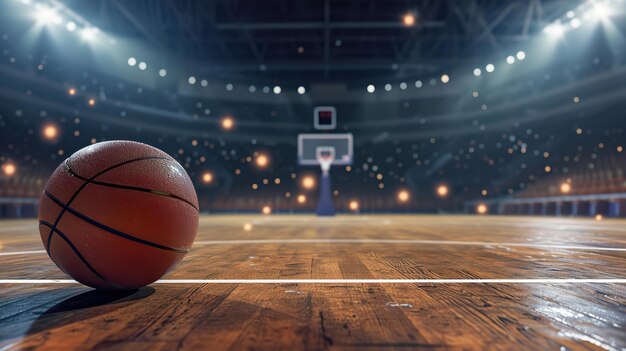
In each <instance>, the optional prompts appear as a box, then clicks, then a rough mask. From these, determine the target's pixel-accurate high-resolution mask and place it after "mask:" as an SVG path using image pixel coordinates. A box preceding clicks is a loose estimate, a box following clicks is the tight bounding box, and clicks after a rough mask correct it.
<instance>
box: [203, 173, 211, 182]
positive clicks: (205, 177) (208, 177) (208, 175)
mask: <svg viewBox="0 0 626 351" xmlns="http://www.w3.org/2000/svg"><path fill="white" fill-rule="evenodd" d="M202 182H203V183H204V184H210V183H212V182H213V173H211V172H204V173H203V174H202Z"/></svg>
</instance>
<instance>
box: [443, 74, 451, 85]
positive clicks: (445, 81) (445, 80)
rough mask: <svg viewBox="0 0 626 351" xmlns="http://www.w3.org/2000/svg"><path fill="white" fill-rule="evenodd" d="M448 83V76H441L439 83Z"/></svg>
mask: <svg viewBox="0 0 626 351" xmlns="http://www.w3.org/2000/svg"><path fill="white" fill-rule="evenodd" d="M449 81H450V76H449V75H447V74H443V75H441V82H442V83H443V84H446V83H448V82H449Z"/></svg>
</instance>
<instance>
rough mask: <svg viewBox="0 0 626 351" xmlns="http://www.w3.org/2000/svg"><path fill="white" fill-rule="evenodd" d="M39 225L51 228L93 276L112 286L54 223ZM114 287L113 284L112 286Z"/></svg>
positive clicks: (42, 222)
mask: <svg viewBox="0 0 626 351" xmlns="http://www.w3.org/2000/svg"><path fill="white" fill-rule="evenodd" d="M39 225H44V226H46V227H48V228H50V230H51V231H53V232H55V233H57V234H58V235H59V236H60V237H61V239H63V240H64V241H65V242H66V243H67V244H68V245H69V246H70V248H71V249H72V250H73V251H74V253H75V254H76V256H78V258H80V260H81V261H83V263H84V264H85V266H87V268H89V270H91V272H92V273H93V274H95V275H96V276H98V278H100V279H102V281H104V282H105V283H107V284H111V283H109V282H108V281H107V280H106V279H105V278H104V277H103V276H102V274H100V273H98V271H96V269H95V268H93V267H92V266H91V265H90V264H89V262H88V261H87V260H86V259H85V258H84V257H83V255H81V254H80V251H78V249H77V248H76V246H74V244H72V242H71V241H70V239H68V237H67V236H66V235H65V234H63V232H61V231H60V230H59V229H58V228H57V227H55V226H54V225H52V223H50V222H46V221H39ZM111 285H113V284H111Z"/></svg>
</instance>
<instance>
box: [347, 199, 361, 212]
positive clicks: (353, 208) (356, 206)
mask: <svg viewBox="0 0 626 351" xmlns="http://www.w3.org/2000/svg"><path fill="white" fill-rule="evenodd" d="M348 206H349V207H350V210H351V211H358V210H359V202H358V201H356V200H352V201H350V204H349V205H348Z"/></svg>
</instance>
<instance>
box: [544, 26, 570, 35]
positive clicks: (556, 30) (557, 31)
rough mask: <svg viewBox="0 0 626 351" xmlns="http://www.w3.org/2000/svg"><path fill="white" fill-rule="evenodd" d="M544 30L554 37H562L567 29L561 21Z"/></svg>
mask: <svg viewBox="0 0 626 351" xmlns="http://www.w3.org/2000/svg"><path fill="white" fill-rule="evenodd" d="M543 32H544V33H546V34H549V35H551V36H553V37H557V38H560V37H562V36H563V33H565V29H564V28H563V26H562V25H561V23H552V24H550V25H548V26H547V27H545V28H544V29H543Z"/></svg>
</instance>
